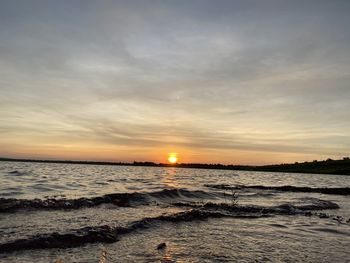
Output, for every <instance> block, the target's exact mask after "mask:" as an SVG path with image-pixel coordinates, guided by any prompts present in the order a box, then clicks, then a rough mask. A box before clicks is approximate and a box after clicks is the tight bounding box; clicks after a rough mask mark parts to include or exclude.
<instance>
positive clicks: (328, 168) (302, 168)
mask: <svg viewBox="0 0 350 263" xmlns="http://www.w3.org/2000/svg"><path fill="white" fill-rule="evenodd" d="M0 161H8V162H36V163H63V164H91V165H124V166H151V167H180V168H197V169H220V170H244V171H265V172H286V173H317V174H343V175H350V158H349V157H344V158H343V159H341V160H332V159H327V160H325V161H317V160H315V161H312V162H302V163H299V162H296V163H292V164H275V165H262V166H252V165H225V164H219V163H218V164H202V163H178V164H164V163H154V162H133V163H123V162H96V161H68V160H35V159H14V158H0Z"/></svg>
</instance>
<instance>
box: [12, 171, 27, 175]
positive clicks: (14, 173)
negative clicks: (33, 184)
mask: <svg viewBox="0 0 350 263" xmlns="http://www.w3.org/2000/svg"><path fill="white" fill-rule="evenodd" d="M8 174H9V175H11V176H23V175H26V174H27V172H21V171H18V170H14V171H10V172H8Z"/></svg>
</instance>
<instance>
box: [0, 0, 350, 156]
mask: <svg viewBox="0 0 350 263" xmlns="http://www.w3.org/2000/svg"><path fill="white" fill-rule="evenodd" d="M0 7H1V8H0V10H1V11H0V121H1V125H0V133H1V134H2V135H3V136H2V139H0V145H1V144H5V142H8V141H10V140H14V138H18V136H20V138H21V140H20V141H21V142H23V145H24V144H25V143H26V144H28V143H29V142H30V143H29V144H31V145H33V147H34V145H40V144H41V143H46V144H48V143H50V142H57V141H59V142H60V143H61V144H62V145H63V144H65V143H74V142H79V145H84V143H85V144H87V143H94V145H98V144H101V145H116V146H118V145H122V146H123V147H126V146H128V145H129V146H130V149H131V148H132V149H135V148H137V147H139V148H140V151H141V152H142V151H143V150H142V149H143V148H152V147H154V148H157V147H163V146H164V145H170V144H171V145H177V146H178V147H183V148H186V149H188V150H190V151H196V150H198V151H200V150H201V149H208V151H215V152H217V151H219V152H220V151H222V156H224V155H227V151H232V153H234V152H236V151H239V150H244V151H252V155H253V152H255V151H261V152H264V151H265V152H280V153H281V159H283V155H285V156H287V155H286V154H287V153H298V154H313V156H317V155H319V156H325V155H330V156H335V155H336V156H338V155H339V156H340V155H343V154H346V153H347V152H348V150H349V149H350V142H349V139H348V137H347V134H348V131H349V130H350V123H349V122H348V121H347V119H348V117H347V112H348V111H349V110H350V103H349V101H350V93H349V91H350V89H349V88H348V83H349V77H350V75H349V73H348V72H347V68H349V66H350V60H349V58H350V53H349V51H350V48H349V45H348V43H349V42H350V33H349V31H348V30H347V24H348V23H349V18H348V11H349V8H350V5H349V3H348V2H347V1H333V2H329V1H318V2H317V3H316V2H303V1H297V2H295V1H283V2H280V1H265V2H264V3H262V2H261V1H219V2H217V3H215V4H214V3H213V2H212V1H176V2H173V1H151V2H148V3H145V2H142V1H117V2H115V1H101V2H99V3H96V2H90V1H75V2H70V1H59V2H57V1H48V2H47V1H32V2H31V3H30V4H27V3H23V2H20V1H18V2H17V1H2V2H1V4H0ZM7 145H8V144H7ZM57 147H58V146H57ZM164 147H165V146H164ZM29 148H30V147H29ZM0 154H1V150H0ZM252 158H253V157H252ZM305 158H309V157H307V156H306V155H305ZM145 159H147V156H146V155H145Z"/></svg>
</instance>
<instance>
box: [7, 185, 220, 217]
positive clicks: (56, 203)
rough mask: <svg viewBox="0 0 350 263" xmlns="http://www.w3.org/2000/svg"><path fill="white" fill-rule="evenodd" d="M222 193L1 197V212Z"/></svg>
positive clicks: (130, 203)
mask: <svg viewBox="0 0 350 263" xmlns="http://www.w3.org/2000/svg"><path fill="white" fill-rule="evenodd" d="M217 195H222V193H217V194H216V195H215V193H208V192H205V191H189V190H186V189H164V190H161V191H156V192H150V193H143V192H133V193H113V194H106V195H103V196H97V197H92V198H85V197H83V198H78V199H56V198H48V199H15V198H0V213H8V212H15V211H17V210H20V209H37V210H60V209H80V208H85V207H94V206H98V205H102V204H113V205H115V206H119V207H130V206H138V205H148V204H151V203H152V202H154V201H158V202H161V201H166V200H167V199H174V198H180V199H181V198H182V199H183V198H197V199H208V198H209V199H210V198H215V196H217Z"/></svg>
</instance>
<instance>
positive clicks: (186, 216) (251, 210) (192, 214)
mask: <svg viewBox="0 0 350 263" xmlns="http://www.w3.org/2000/svg"><path fill="white" fill-rule="evenodd" d="M320 201H322V202H319V204H318V207H317V208H316V207H310V206H309V207H305V206H304V207H303V206H300V207H297V206H293V205H290V204H285V205H280V206H274V207H261V206H238V205H229V204H216V203H205V204H201V205H200V204H198V203H176V204H174V205H177V206H189V207H191V208H192V209H191V210H187V211H184V212H179V213H175V214H170V215H161V216H157V217H150V218H144V219H141V220H138V221H134V222H132V223H130V224H129V225H128V226H127V227H112V226H109V225H102V226H92V227H84V228H80V229H77V230H75V231H72V232H70V233H64V234H60V233H57V232H53V233H47V234H38V235H35V236H32V237H29V238H26V239H18V240H15V241H12V242H8V243H2V244H0V253H8V252H13V251H19V250H28V249H47V248H68V247H77V246H82V245H84V244H87V243H97V242H102V243H112V242H117V241H118V240H119V239H120V238H121V237H122V236H123V235H126V234H129V233H131V232H133V231H135V230H139V229H145V228H150V227H156V226H157V223H161V222H188V221H194V220H205V219H208V218H222V217H233V218H259V217H266V216H273V215H305V216H312V215H316V216H318V214H316V213H315V214H313V213H312V212H311V211H310V210H322V209H336V208H339V206H338V205H337V204H335V203H333V202H330V201H323V200H320ZM320 217H321V216H320Z"/></svg>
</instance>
